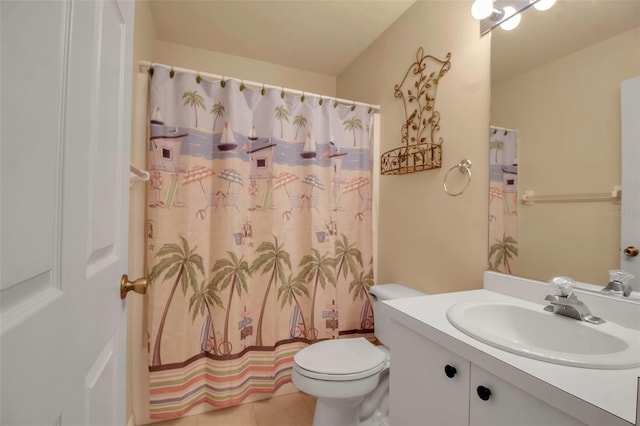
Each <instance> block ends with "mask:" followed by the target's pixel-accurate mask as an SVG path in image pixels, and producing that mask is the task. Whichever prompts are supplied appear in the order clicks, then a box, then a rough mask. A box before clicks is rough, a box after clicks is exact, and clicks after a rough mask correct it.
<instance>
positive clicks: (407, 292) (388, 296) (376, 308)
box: [369, 284, 427, 347]
mask: <svg viewBox="0 0 640 426" xmlns="http://www.w3.org/2000/svg"><path fill="white" fill-rule="evenodd" d="M369 294H370V295H371V297H372V299H373V321H374V331H375V335H376V338H377V339H378V340H379V341H380V342H381V343H382V344H383V345H385V346H387V347H388V346H389V343H390V342H391V340H390V339H389V333H390V331H389V325H390V323H391V318H390V317H389V309H390V308H389V307H388V306H387V305H385V304H384V303H382V301H384V300H393V299H405V298H408V297H419V296H426V295H427V294H426V293H423V292H421V291H418V290H414V289H412V288H409V287H407V286H404V285H401V284H379V285H374V286H371V287H370V288H369Z"/></svg>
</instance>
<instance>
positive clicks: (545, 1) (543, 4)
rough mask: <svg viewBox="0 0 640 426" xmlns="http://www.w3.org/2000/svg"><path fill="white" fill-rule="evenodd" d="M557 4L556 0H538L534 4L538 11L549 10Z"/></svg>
mask: <svg viewBox="0 0 640 426" xmlns="http://www.w3.org/2000/svg"><path fill="white" fill-rule="evenodd" d="M554 4H556V0H538V1H537V2H535V3H534V4H533V7H535V8H536V9H537V10H549V9H551V8H552V7H553V5H554Z"/></svg>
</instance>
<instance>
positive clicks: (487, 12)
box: [471, 0, 493, 20]
mask: <svg viewBox="0 0 640 426" xmlns="http://www.w3.org/2000/svg"><path fill="white" fill-rule="evenodd" d="M492 12H493V0H475V1H474V2H473V5H471V16H473V17H474V18H476V19H477V20H482V19H485V18H488V17H489V16H491V13H492Z"/></svg>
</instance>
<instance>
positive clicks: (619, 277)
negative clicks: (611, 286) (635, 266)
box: [609, 269, 634, 286]
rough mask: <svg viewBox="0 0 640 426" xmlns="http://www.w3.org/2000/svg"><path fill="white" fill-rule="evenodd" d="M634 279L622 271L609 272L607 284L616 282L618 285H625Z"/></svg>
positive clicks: (613, 270)
mask: <svg viewBox="0 0 640 426" xmlns="http://www.w3.org/2000/svg"><path fill="white" fill-rule="evenodd" d="M633 278H634V276H633V274H632V273H630V272H627V271H624V270H622V269H611V270H609V282H613V281H617V282H619V283H620V284H622V285H623V286H624V285H627V283H628V282H629V281H631V280H632V279H633Z"/></svg>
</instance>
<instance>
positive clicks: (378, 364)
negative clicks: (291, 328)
mask: <svg viewBox="0 0 640 426" xmlns="http://www.w3.org/2000/svg"><path fill="white" fill-rule="evenodd" d="M293 360H294V368H295V369H296V371H297V372H298V373H300V374H301V375H302V376H305V377H309V378H312V379H318V380H326V381H336V382H337V381H348V380H358V379H362V378H364V377H369V376H372V375H374V374H377V373H379V372H380V371H382V370H384V369H385V368H387V367H388V366H389V356H388V354H387V353H386V352H385V351H382V350H380V349H378V348H377V347H376V346H374V345H373V344H371V343H370V342H369V341H368V340H367V339H365V338H364V337H359V338H356V339H340V340H326V341H323V342H318V343H316V344H314V345H311V346H308V347H306V348H304V349H303V350H301V351H300V352H298V353H297V354H296V355H294V357H293Z"/></svg>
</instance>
